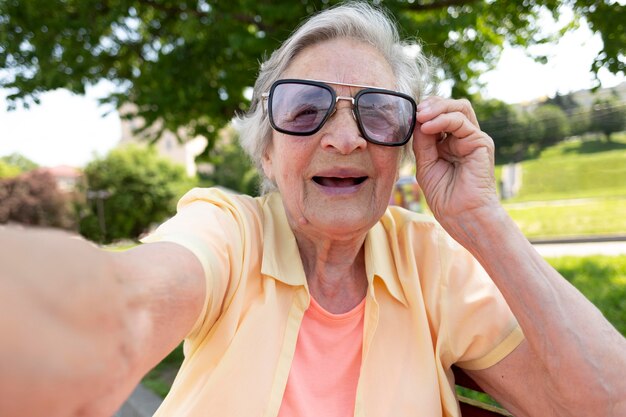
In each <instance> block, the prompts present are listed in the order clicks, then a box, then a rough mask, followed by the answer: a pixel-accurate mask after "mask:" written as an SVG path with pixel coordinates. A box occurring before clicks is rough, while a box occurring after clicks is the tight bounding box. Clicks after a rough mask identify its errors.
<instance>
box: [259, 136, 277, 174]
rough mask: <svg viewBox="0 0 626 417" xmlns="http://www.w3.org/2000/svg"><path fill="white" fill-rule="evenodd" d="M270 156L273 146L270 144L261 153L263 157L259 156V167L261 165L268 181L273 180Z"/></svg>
mask: <svg viewBox="0 0 626 417" xmlns="http://www.w3.org/2000/svg"><path fill="white" fill-rule="evenodd" d="M272 156H273V148H272V145H271V144H270V146H268V148H267V150H266V151H265V152H264V153H263V157H262V158H261V167H263V172H264V173H265V176H266V177H267V178H268V179H269V180H270V181H274V166H273V164H272Z"/></svg>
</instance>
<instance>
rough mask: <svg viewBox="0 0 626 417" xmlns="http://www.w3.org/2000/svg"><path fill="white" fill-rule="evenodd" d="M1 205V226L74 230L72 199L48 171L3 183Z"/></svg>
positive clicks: (0, 188) (0, 192) (0, 187)
mask: <svg viewBox="0 0 626 417" xmlns="http://www.w3.org/2000/svg"><path fill="white" fill-rule="evenodd" d="M0 201H1V203H0V223H9V222H15V223H21V224H25V225H29V226H46V227H58V228H63V229H73V228H74V227H75V224H76V216H75V213H74V209H73V206H72V198H71V196H70V195H69V194H64V193H62V192H61V191H60V190H59V189H58V187H57V183H56V180H55V179H54V177H53V176H52V175H51V174H50V173H48V172H45V171H41V170H34V171H30V172H27V173H25V174H22V175H19V176H17V177H13V178H8V179H0Z"/></svg>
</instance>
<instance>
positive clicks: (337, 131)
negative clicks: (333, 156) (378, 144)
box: [321, 105, 367, 155]
mask: <svg viewBox="0 0 626 417" xmlns="http://www.w3.org/2000/svg"><path fill="white" fill-rule="evenodd" d="M321 145H322V147H324V148H334V149H336V150H337V151H339V152H340V153H341V154H344V155H348V154H350V153H351V152H354V151H355V150H357V149H364V148H365V147H366V146H367V142H366V141H365V139H364V138H363V136H362V135H361V131H360V130H359V126H358V125H357V121H356V118H355V116H354V112H353V111H352V107H351V106H350V105H347V106H339V105H337V107H336V108H335V111H334V112H333V114H332V115H331V116H330V119H329V120H328V121H327V122H326V125H325V126H324V128H323V129H322V139H321Z"/></svg>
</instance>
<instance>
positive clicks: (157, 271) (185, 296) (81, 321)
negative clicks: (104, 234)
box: [0, 228, 205, 417]
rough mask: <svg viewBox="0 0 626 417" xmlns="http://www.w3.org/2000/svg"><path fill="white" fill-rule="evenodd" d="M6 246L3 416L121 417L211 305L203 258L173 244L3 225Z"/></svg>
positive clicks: (0, 274) (1, 282)
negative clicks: (114, 247)
mask: <svg viewBox="0 0 626 417" xmlns="http://www.w3.org/2000/svg"><path fill="white" fill-rule="evenodd" d="M0 247H1V248H2V250H1V251H0V265H1V267H0V334H1V335H2V343H0V392H2V395H0V415H3V416H5V415H6V416H18V415H19V416H25V417H28V416H43V415H45V416H68V415H89V416H106V417H109V416H111V415H112V414H113V413H114V412H115V411H116V410H117V408H119V406H120V405H121V404H122V402H123V401H124V400H125V399H126V397H127V396H128V395H129V394H130V392H131V391H132V389H133V388H134V386H135V385H136V384H137V383H138V382H139V380H140V379H141V377H142V376H143V375H144V374H145V373H146V372H147V371H148V370H150V368H151V367H153V366H154V365H156V364H157V363H158V362H159V360H160V359H161V358H163V357H164V356H165V355H166V354H167V353H168V352H169V351H170V350H171V349H173V348H174V347H175V346H176V345H177V344H178V343H179V342H180V340H181V339H182V338H183V337H184V335H185V334H186V333H187V331H189V330H190V328H191V326H192V325H193V322H194V320H195V319H196V318H197V316H198V315H199V314H200V311H201V307H202V301H203V299H204V285H205V284H204V282H205V280H204V278H203V277H204V273H203V271H202V267H201V265H200V263H199V261H198V260H197V258H196V257H195V256H194V255H193V254H192V253H191V252H189V251H188V250H187V249H185V248H183V247H182V246H179V245H176V244H173V243H154V244H147V245H142V246H140V247H138V248H135V249H132V250H129V251H126V252H122V253H114V252H106V251H103V250H100V249H98V248H97V247H95V246H94V245H92V244H91V243H89V242H86V241H84V240H82V239H79V238H76V237H70V236H69V235H67V234H66V233H62V232H58V231H50V230H23V229H14V228H3V229H0Z"/></svg>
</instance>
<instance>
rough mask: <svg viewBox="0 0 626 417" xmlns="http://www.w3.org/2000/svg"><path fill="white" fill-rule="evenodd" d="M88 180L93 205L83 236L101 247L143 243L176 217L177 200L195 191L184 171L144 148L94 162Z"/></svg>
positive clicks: (82, 228) (115, 151)
mask: <svg viewBox="0 0 626 417" xmlns="http://www.w3.org/2000/svg"><path fill="white" fill-rule="evenodd" d="M85 176H86V180H87V186H88V192H87V197H88V199H90V204H89V208H88V211H87V214H86V215H85V216H84V218H83V219H82V220H81V224H80V233H81V234H82V235H84V236H85V237H87V238H88V239H91V240H96V241H99V242H111V241H114V240H119V239H135V238H137V237H139V236H140V235H141V234H142V233H143V232H145V231H146V230H147V229H148V228H149V227H150V226H151V225H152V224H154V223H157V222H160V221H162V220H163V219H165V218H166V217H169V216H171V215H172V214H173V213H174V208H175V202H176V200H177V198H178V197H180V196H181V195H182V193H183V192H184V191H186V190H187V189H188V188H190V187H191V186H192V181H191V180H190V179H188V178H187V177H186V174H185V170H184V168H183V167H182V166H179V165H175V164H174V163H172V162H170V161H169V160H168V159H165V158H162V157H160V156H158V155H157V153H156V150H155V149H154V148H153V147H142V146H138V145H129V146H126V147H123V148H116V149H113V150H112V151H111V152H109V154H108V155H107V156H106V157H104V158H99V159H96V160H94V161H92V162H90V163H89V164H88V165H87V167H86V168H85Z"/></svg>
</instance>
